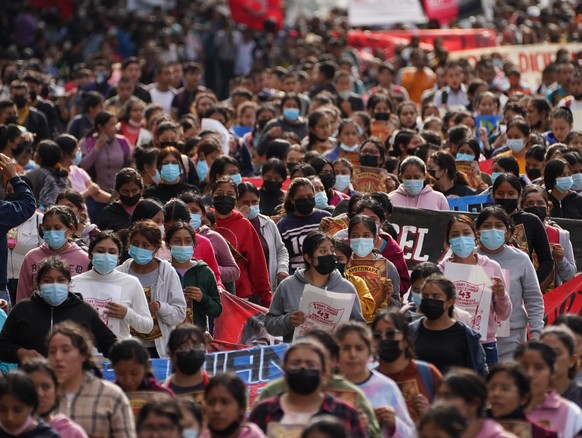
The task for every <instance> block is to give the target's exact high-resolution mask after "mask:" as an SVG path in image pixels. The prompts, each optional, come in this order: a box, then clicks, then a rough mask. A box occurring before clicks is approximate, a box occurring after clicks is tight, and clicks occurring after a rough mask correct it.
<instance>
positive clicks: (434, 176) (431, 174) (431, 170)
mask: <svg viewBox="0 0 582 438" xmlns="http://www.w3.org/2000/svg"><path fill="white" fill-rule="evenodd" d="M427 172H428V174H429V175H430V176H432V177H433V178H434V179H436V180H438V178H437V176H436V170H434V169H428V170H427Z"/></svg>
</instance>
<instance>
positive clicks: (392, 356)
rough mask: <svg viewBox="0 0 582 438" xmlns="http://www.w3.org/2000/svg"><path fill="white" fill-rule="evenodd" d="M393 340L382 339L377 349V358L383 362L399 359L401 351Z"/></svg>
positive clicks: (397, 342)
mask: <svg viewBox="0 0 582 438" xmlns="http://www.w3.org/2000/svg"><path fill="white" fill-rule="evenodd" d="M399 343H400V341H395V340H394V339H382V340H381V341H380V345H379V348H378V357H379V358H380V360H382V361H384V362H394V361H395V360H396V359H398V358H399V357H400V355H401V354H402V351H401V350H400V347H399V346H398V344H399Z"/></svg>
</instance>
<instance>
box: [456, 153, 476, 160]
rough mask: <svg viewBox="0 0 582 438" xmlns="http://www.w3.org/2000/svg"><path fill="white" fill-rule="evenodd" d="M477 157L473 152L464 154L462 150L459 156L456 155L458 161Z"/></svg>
mask: <svg viewBox="0 0 582 438" xmlns="http://www.w3.org/2000/svg"><path fill="white" fill-rule="evenodd" d="M474 159H475V157H474V156H473V155H471V154H462V153H461V152H459V153H458V154H457V156H456V157H455V160H456V161H473V160H474Z"/></svg>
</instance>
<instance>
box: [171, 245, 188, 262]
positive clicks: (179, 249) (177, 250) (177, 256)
mask: <svg viewBox="0 0 582 438" xmlns="http://www.w3.org/2000/svg"><path fill="white" fill-rule="evenodd" d="M170 253H171V254H172V258H173V259H174V260H176V261H177V262H178V263H185V262H187V261H188V260H191V259H192V255H193V254H194V247H193V246H177V245H174V246H171V247H170Z"/></svg>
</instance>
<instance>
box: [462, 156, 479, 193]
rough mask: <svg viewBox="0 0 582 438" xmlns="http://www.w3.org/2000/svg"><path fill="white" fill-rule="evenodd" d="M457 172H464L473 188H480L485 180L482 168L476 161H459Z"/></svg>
mask: <svg viewBox="0 0 582 438" xmlns="http://www.w3.org/2000/svg"><path fill="white" fill-rule="evenodd" d="M455 164H456V166H457V172H460V173H462V174H463V175H464V176H465V178H466V179H467V182H468V183H469V187H471V188H472V189H478V188H479V186H480V185H481V183H482V182H483V180H482V179H481V170H480V169H479V164H478V163H477V162H476V161H457V162H456V163H455Z"/></svg>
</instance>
